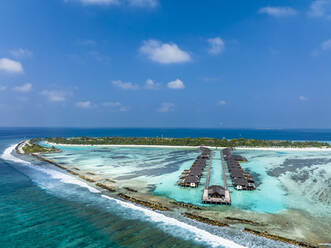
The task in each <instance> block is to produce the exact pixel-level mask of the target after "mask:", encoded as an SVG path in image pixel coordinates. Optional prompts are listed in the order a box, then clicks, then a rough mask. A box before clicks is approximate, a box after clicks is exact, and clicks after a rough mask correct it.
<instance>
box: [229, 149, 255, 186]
mask: <svg viewBox="0 0 331 248" xmlns="http://www.w3.org/2000/svg"><path fill="white" fill-rule="evenodd" d="M223 157H224V160H225V161H226V163H227V165H228V171H229V173H230V177H231V180H232V186H233V187H234V188H235V189H237V190H254V189H256V184H255V181H254V179H253V177H252V176H251V175H250V174H249V173H248V172H246V171H244V170H243V169H242V167H241V166H240V164H239V162H238V161H247V159H246V158H245V157H243V156H240V155H233V154H232V149H231V148H226V149H223Z"/></svg>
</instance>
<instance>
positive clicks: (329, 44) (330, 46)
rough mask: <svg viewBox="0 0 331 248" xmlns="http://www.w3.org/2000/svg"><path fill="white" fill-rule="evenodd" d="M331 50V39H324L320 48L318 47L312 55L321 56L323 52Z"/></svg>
mask: <svg viewBox="0 0 331 248" xmlns="http://www.w3.org/2000/svg"><path fill="white" fill-rule="evenodd" d="M329 50H331V39H329V40H326V41H323V42H322V43H321V45H320V47H319V48H316V49H314V50H313V51H312V53H311V54H312V56H319V55H321V54H322V53H323V52H326V51H329Z"/></svg>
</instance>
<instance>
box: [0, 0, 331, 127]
mask: <svg viewBox="0 0 331 248" xmlns="http://www.w3.org/2000/svg"><path fill="white" fill-rule="evenodd" d="M330 27H331V0H292V1H283V0H277V1H271V0H269V1H267V0H250V1H247V0H233V1H225V0H217V1H216V0H214V1H211V0H204V1H201V0H194V1H192V0H180V1H174V0H167V1H165V0H48V1H45V0H29V1H20V0H3V1H1V2H0V115H1V118H0V126H80V127H211V128H217V127H220V128H240V127H244V128H331V97H330V92H331V68H330V66H331V60H330V59H331V29H330Z"/></svg>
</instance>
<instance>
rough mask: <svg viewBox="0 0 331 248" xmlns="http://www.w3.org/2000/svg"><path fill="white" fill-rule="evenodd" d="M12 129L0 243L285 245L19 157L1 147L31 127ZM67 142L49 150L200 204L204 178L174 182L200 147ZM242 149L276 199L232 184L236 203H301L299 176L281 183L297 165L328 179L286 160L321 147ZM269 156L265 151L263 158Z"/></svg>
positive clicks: (4, 167)
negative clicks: (259, 199)
mask: <svg viewBox="0 0 331 248" xmlns="http://www.w3.org/2000/svg"><path fill="white" fill-rule="evenodd" d="M9 136H10V135H7V136H6V139H2V140H1V141H0V154H2V158H0V175H1V177H0V184H1V185H0V209H1V211H0V215H1V220H4V221H1V223H0V233H1V235H0V243H1V244H2V245H4V246H5V247H77V246H80V247H204V246H208V247H209V246H210V247H226V246H227V247H233V243H231V241H233V242H234V243H235V244H238V245H242V246H246V247H290V246H288V245H285V244H281V243H277V242H274V241H269V240H265V239H263V238H259V237H255V236H252V235H249V234H246V233H242V232H240V231H238V230H237V229H233V228H217V227H212V226H208V225H205V224H202V223H197V222H195V221H192V220H189V219H186V218H184V217H182V216H180V215H179V214H177V213H176V212H172V213H165V214H158V213H155V212H153V211H151V210H148V209H145V208H141V207H138V206H135V205H133V204H131V203H125V202H123V201H120V200H118V199H114V198H111V199H109V198H105V197H104V196H102V193H100V192H99V191H98V190H95V189H94V188H93V187H91V186H89V185H88V184H86V183H85V182H83V181H81V180H79V179H77V178H75V177H72V176H71V175H68V174H66V173H64V172H62V171H61V170H60V169H57V168H55V167H54V166H52V165H49V164H47V163H43V162H40V161H38V160H36V159H31V158H29V157H25V156H23V157H22V158H24V159H26V160H27V161H28V163H26V162H22V160H18V158H15V157H13V155H14V154H8V153H5V150H6V149H8V148H9V147H10V145H13V144H16V143H17V142H18V141H19V140H22V139H24V138H25V137H26V136H29V137H31V136H32V135H31V134H24V135H22V134H16V135H12V137H11V136H10V137H9ZM93 149H94V151H93ZM64 150H65V151H64V152H63V153H59V154H52V155H48V156H49V157H52V158H54V159H55V160H58V161H60V162H62V163H65V164H67V165H71V166H72V167H79V168H80V169H81V170H82V171H83V172H84V171H85V172H87V171H94V172H96V173H102V174H103V175H106V177H107V178H108V177H109V178H118V177H121V176H123V177H124V178H123V179H117V180H122V181H123V182H125V183H126V184H127V185H130V183H131V182H132V183H133V185H138V184H141V183H144V182H145V183H146V185H149V184H154V185H155V187H154V192H153V193H154V194H161V195H165V196H168V197H172V198H174V199H177V200H183V201H187V202H192V203H196V204H200V199H201V193H202V191H201V190H202V188H203V183H204V180H205V179H204V178H203V179H202V184H201V186H200V187H199V188H198V189H184V188H178V186H177V185H176V181H177V179H178V175H179V174H180V173H181V171H182V170H183V169H186V168H189V167H190V166H191V163H192V162H193V160H194V159H195V157H196V156H197V155H198V154H199V151H197V150H192V149H184V150H183V149H161V150H160V149H154V148H144V149H141V148H139V149H133V150H132V148H116V149H115V148H111V149H109V148H102V149H100V148H99V147H98V148H95V147H93V148H90V147H79V148H74V147H66V148H65V149H64ZM7 151H8V150H7ZM217 153H218V152H217ZM241 153H243V154H244V155H245V156H247V158H248V159H249V161H250V162H249V163H245V164H243V167H245V168H251V170H252V171H254V172H256V173H258V175H259V177H260V178H261V185H263V184H265V187H267V186H269V187H270V188H273V189H277V190H279V192H277V191H275V193H277V194H275V195H276V196H277V197H276V200H275V199H271V200H275V202H274V203H273V204H272V206H264V205H263V204H262V203H261V205H259V204H256V205H252V204H253V203H254V200H251V202H249V200H250V199H251V197H253V196H254V195H252V194H251V195H242V193H254V194H257V195H259V194H261V195H262V196H263V197H267V195H266V192H263V191H262V192H237V191H234V192H233V193H232V199H233V201H234V199H237V203H234V207H238V208H242V209H248V210H249V211H252V212H254V211H257V212H273V213H275V214H277V213H278V212H279V211H281V209H287V208H289V207H292V206H296V207H299V208H300V207H301V206H297V205H298V204H295V202H297V201H298V200H300V201H302V200H303V199H304V198H303V197H302V194H305V193H306V192H307V191H306V190H305V187H304V186H303V185H304V184H303V185H301V188H300V189H297V190H296V191H293V192H292V191H288V190H287V189H286V186H288V187H292V186H296V185H297V182H296V181H293V179H291V178H292V176H293V175H294V173H295V175H296V174H297V172H298V173H299V174H300V173H302V171H307V173H312V175H313V178H311V179H309V180H306V181H305V182H308V183H309V182H310V180H311V182H314V180H315V179H320V177H321V175H320V172H321V171H323V170H326V171H325V172H326V174H325V173H324V176H325V177H326V179H327V177H329V175H330V174H328V173H330V171H328V170H327V169H328V168H324V165H321V164H319V165H314V161H310V162H311V163H313V165H308V166H307V165H305V166H304V167H303V168H301V169H299V170H298V169H295V171H293V168H290V169H288V167H292V166H293V161H292V162H291V161H290V162H291V163H290V164H289V163H285V165H283V164H284V161H286V159H287V158H295V159H302V158H303V159H309V158H312V157H313V158H315V159H321V158H326V157H328V156H329V155H328V154H324V153H318V154H317V153H310V154H309V153H308V154H305V155H304V156H303V155H302V154H297V153H277V152H275V153H273V154H270V152H262V151H258V152H257V151H256V152H254V151H243V152H241ZM3 156H5V157H3ZM8 156H9V157H8ZM266 157H270V159H269V160H268V159H267V160H266ZM20 158H21V157H20ZM215 158H217V154H215ZM253 161H254V162H253ZM319 161H320V160H319ZM315 162H316V161H315ZM214 164H215V165H217V166H219V169H220V168H221V167H220V161H216V159H215V161H214V162H213V170H215V174H214V178H213V179H212V180H214V182H215V183H222V181H221V180H222V177H221V179H220V177H219V175H221V172H220V171H219V170H218V169H217V167H216V166H215V167H214ZM284 166H285V167H286V169H287V170H288V171H287V172H283V173H282V174H280V175H279V176H278V177H273V176H270V175H269V174H270V173H269V174H268V172H270V171H271V169H273V168H276V167H284ZM295 166H296V165H295ZM315 167H317V168H315ZM216 172H217V173H219V174H218V175H217V173H216ZM309 175H310V174H309ZM272 178H275V185H272V184H271V185H270V182H269V181H270V180H271V179H272ZM329 178H330V177H329ZM219 179H220V181H218V180H219ZM271 182H272V181H271ZM291 183H293V185H291ZM300 184H302V182H301V181H300ZM319 189H321V186H320V184H316V185H315V188H313V191H314V192H315V191H316V192H317V191H318V190H319ZM232 191H233V190H232ZM273 192H274V191H273ZM269 195H270V194H269ZM236 197H237V198H236ZM318 197H320V198H321V204H320V206H319V207H320V208H321V210H320V211H315V205H313V208H312V212H313V213H314V214H315V212H316V213H318V212H320V213H321V212H323V213H324V216H325V215H327V216H329V212H327V211H326V209H327V208H325V205H326V204H325V197H328V192H325V195H323V194H322V195H319V196H318ZM265 199H268V198H265ZM247 202H248V203H247ZM235 204H237V205H235ZM277 204H279V205H277ZM275 205H276V206H277V208H275V207H274V206H275ZM322 210H323V211H322ZM204 232H207V233H204ZM201 233H203V235H202V236H201V235H200V234H201Z"/></svg>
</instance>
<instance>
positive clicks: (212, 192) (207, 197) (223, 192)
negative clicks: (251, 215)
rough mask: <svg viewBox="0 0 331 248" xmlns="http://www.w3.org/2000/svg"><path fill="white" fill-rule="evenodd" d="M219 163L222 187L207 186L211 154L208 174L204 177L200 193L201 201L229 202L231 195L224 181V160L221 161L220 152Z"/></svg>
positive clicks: (210, 202)
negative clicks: (221, 173)
mask: <svg viewBox="0 0 331 248" xmlns="http://www.w3.org/2000/svg"><path fill="white" fill-rule="evenodd" d="M221 164H222V171H223V177H224V187H222V186H220V185H211V186H209V179H210V169H211V166H212V156H211V157H210V160H209V166H208V174H207V178H206V184H205V187H204V190H203V194H202V198H201V200H202V202H203V203H208V204H226V205H230V204H231V197H230V192H229V189H228V184H227V181H226V175H225V168H224V162H223V156H222V152H221Z"/></svg>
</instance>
